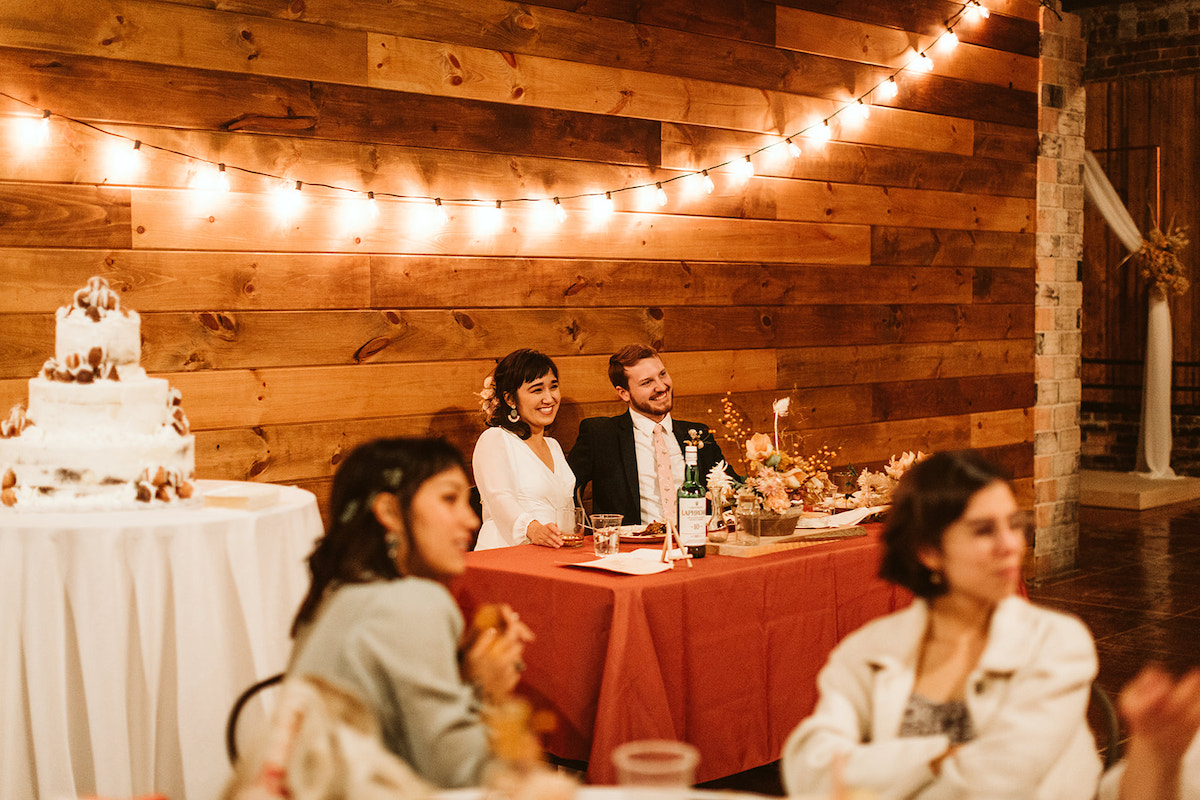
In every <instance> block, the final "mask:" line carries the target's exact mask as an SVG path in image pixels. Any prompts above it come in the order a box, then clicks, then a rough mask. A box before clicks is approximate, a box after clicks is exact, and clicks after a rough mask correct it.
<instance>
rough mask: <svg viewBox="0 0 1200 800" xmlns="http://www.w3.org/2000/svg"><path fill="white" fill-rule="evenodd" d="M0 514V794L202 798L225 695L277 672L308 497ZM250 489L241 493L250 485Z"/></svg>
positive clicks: (208, 486) (217, 776)
mask: <svg viewBox="0 0 1200 800" xmlns="http://www.w3.org/2000/svg"><path fill="white" fill-rule="evenodd" d="M237 485H238V484H237V483H236V482H232V481H197V494H196V498H195V499H193V500H192V501H189V502H188V503H186V504H181V505H179V506H177V507H170V508H154V509H140V510H133V511H92V512H77V513H48V512H19V511H16V510H13V509H7V508H5V509H0V720H3V726H4V727H3V736H2V737H0V797H22V798H27V797H28V798H36V797H41V798H44V799H45V800H51V799H52V798H54V799H57V798H63V797H76V796H79V795H82V794H92V793H95V794H99V795H103V796H109V797H130V796H135V795H142V794H148V793H152V792H157V793H161V794H164V795H166V796H167V797H169V798H171V800H187V798H192V799H193V800H208V799H209V798H212V797H215V796H216V795H217V793H218V792H219V790H220V788H221V786H222V785H223V784H224V782H225V780H226V779H227V777H228V775H229V767H228V764H227V762H226V756H225V750H224V726H225V720H226V716H227V714H228V712H229V708H230V706H231V705H232V703H233V701H234V699H235V698H236V697H237V695H238V694H239V693H240V692H241V691H242V689H244V688H245V687H246V686H248V685H249V684H251V683H253V682H254V681H255V680H256V679H258V678H261V677H264V676H266V675H268V674H270V673H272V672H278V671H279V670H281V669H282V668H283V666H284V663H285V661H286V659H287V655H288V652H289V650H290V646H291V642H290V639H289V636H288V628H289V627H290V625H291V620H292V616H293V615H294V614H295V611H296V608H297V606H298V605H299V601H300V600H301V598H302V597H303V595H304V592H305V591H306V590H307V588H308V578H307V570H306V566H305V563H304V560H305V558H306V557H307V555H308V554H309V552H310V551H311V549H312V545H313V542H314V540H315V539H316V538H317V537H319V536H320V535H321V532H322V526H321V519H320V515H319V514H318V512H317V504H316V499H315V498H314V497H313V495H312V494H311V493H310V492H306V491H304V490H302V489H297V488H294V487H288V486H280V487H277V488H278V490H279V495H278V498H277V499H276V501H275V502H274V503H273V504H271V505H270V506H268V507H266V508H262V509H258V510H253V511H245V510H234V509H227V508H213V507H208V506H206V505H205V504H204V502H203V500H201V499H199V498H201V497H202V496H203V494H204V493H205V492H207V491H211V490H213V489H217V488H222V489H228V488H230V487H234V488H236V487H237ZM258 486H261V484H255V487H258Z"/></svg>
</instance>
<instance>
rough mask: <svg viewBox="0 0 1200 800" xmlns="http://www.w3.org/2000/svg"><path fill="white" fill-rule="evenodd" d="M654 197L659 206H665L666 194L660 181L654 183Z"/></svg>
mask: <svg viewBox="0 0 1200 800" xmlns="http://www.w3.org/2000/svg"><path fill="white" fill-rule="evenodd" d="M654 196H655V197H656V198H657V199H658V204H659V205H660V206H665V205H666V204H667V193H666V191H664V190H663V188H662V181H657V182H655V184H654Z"/></svg>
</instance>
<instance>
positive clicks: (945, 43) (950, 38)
mask: <svg viewBox="0 0 1200 800" xmlns="http://www.w3.org/2000/svg"><path fill="white" fill-rule="evenodd" d="M938 46H939V47H941V48H942V49H943V50H945V51H947V52H949V51H951V50H953V49H954V48H956V47H958V34H957V33H955V32H954V30H953V29H952V28H947V29H946V32H945V33H943V34H942V38H941V39H939V40H938Z"/></svg>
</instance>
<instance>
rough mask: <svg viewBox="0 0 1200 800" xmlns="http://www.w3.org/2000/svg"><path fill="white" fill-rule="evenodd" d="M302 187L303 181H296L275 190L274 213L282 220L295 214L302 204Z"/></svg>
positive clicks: (286, 219)
mask: <svg viewBox="0 0 1200 800" xmlns="http://www.w3.org/2000/svg"><path fill="white" fill-rule="evenodd" d="M303 189H304V181H296V183H295V186H293V187H291V188H289V187H288V186H287V185H286V184H284V185H283V186H282V187H280V188H279V190H278V191H276V192H275V213H276V214H277V215H278V216H279V218H280V219H281V220H283V221H284V222H287V221H289V220H291V219H292V218H293V217H294V216H296V214H297V213H298V212H299V211H300V207H301V206H302V205H304V198H302V197H301V196H300V193H301V191H303Z"/></svg>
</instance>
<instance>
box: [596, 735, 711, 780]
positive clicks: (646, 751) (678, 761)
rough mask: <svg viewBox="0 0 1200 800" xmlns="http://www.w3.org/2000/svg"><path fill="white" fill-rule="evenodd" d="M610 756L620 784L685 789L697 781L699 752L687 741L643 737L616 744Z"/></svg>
mask: <svg viewBox="0 0 1200 800" xmlns="http://www.w3.org/2000/svg"><path fill="white" fill-rule="evenodd" d="M612 758H613V764H614V766H616V768H617V783H619V784H621V785H622V786H658V787H663V788H667V787H672V788H677V789H684V788H687V787H688V786H691V785H692V784H693V783H694V782H695V780H696V765H697V764H699V763H700V751H699V750H697V749H696V748H695V747H693V746H692V745H690V744H688V743H687V742H673V741H670V740H667V739H645V740H642V741H637V742H626V743H625V744H622V745H619V746H618V747H617V748H616V749H615V750H613V755H612Z"/></svg>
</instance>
